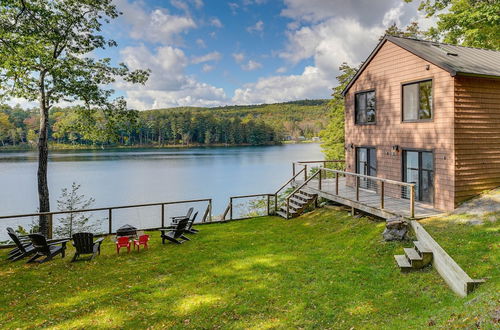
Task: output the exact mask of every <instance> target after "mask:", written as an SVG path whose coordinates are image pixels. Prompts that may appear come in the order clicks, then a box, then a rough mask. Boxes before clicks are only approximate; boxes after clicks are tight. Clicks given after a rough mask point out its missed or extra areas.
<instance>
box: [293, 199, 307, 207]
mask: <svg viewBox="0 0 500 330" xmlns="http://www.w3.org/2000/svg"><path fill="white" fill-rule="evenodd" d="M306 205H307V202H303V201H300V202H297V201H294V200H292V199H290V206H291V207H293V208H295V209H303V208H304V207H305V206H306Z"/></svg>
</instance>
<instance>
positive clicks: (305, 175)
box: [304, 164, 307, 181]
mask: <svg viewBox="0 0 500 330" xmlns="http://www.w3.org/2000/svg"><path fill="white" fill-rule="evenodd" d="M304 181H307V164H305V165H304Z"/></svg>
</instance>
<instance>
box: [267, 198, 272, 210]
mask: <svg viewBox="0 0 500 330" xmlns="http://www.w3.org/2000/svg"><path fill="white" fill-rule="evenodd" d="M267 215H271V195H267Z"/></svg>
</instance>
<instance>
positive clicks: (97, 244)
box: [71, 233, 104, 262]
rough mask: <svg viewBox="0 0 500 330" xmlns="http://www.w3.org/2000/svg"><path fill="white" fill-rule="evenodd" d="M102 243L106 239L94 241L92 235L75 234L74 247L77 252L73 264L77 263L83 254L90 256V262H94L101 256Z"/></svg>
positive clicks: (72, 260)
mask: <svg viewBox="0 0 500 330" xmlns="http://www.w3.org/2000/svg"><path fill="white" fill-rule="evenodd" d="M102 241H104V237H101V238H98V239H97V240H96V241H94V235H93V234H92V233H75V234H73V246H74V247H75V250H76V251H75V255H74V256H73V259H71V262H74V261H76V260H77V259H78V258H79V257H80V255H82V254H90V255H91V256H90V259H89V260H92V259H93V258H94V257H95V256H96V255H97V254H101V243H102Z"/></svg>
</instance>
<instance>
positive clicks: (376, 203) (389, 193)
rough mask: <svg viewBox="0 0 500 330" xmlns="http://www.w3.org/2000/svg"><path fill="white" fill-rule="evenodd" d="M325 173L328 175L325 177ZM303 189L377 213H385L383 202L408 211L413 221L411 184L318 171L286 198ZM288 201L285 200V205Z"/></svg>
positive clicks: (413, 208) (332, 170)
mask: <svg viewBox="0 0 500 330" xmlns="http://www.w3.org/2000/svg"><path fill="white" fill-rule="evenodd" d="M328 173H330V174H332V175H330V176H328V175H327V174H328ZM306 186H310V187H311V188H316V189H318V190H320V191H323V192H327V193H329V194H331V195H336V196H339V197H343V198H345V199H349V200H351V201H355V202H359V203H361V204H365V205H368V206H371V207H376V208H378V209H380V210H388V208H387V206H388V205H387V202H391V204H392V205H391V206H392V207H408V210H409V215H410V217H411V218H414V217H415V184H414V183H408V182H401V181H395V180H390V179H384V178H379V177H374V176H369V175H363V174H358V173H352V172H346V171H340V170H334V169H330V168H324V167H320V168H319V169H318V170H317V171H316V172H315V173H314V174H313V175H311V176H310V177H309V178H308V179H306V180H304V182H303V183H301V184H300V185H299V186H298V187H297V188H296V189H295V190H294V192H292V194H290V196H289V197H291V196H293V194H295V193H296V192H297V191H299V190H300V189H303V188H304V187H306ZM288 201H289V198H287V204H288ZM406 204H408V205H406ZM391 206H389V207H391Z"/></svg>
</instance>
